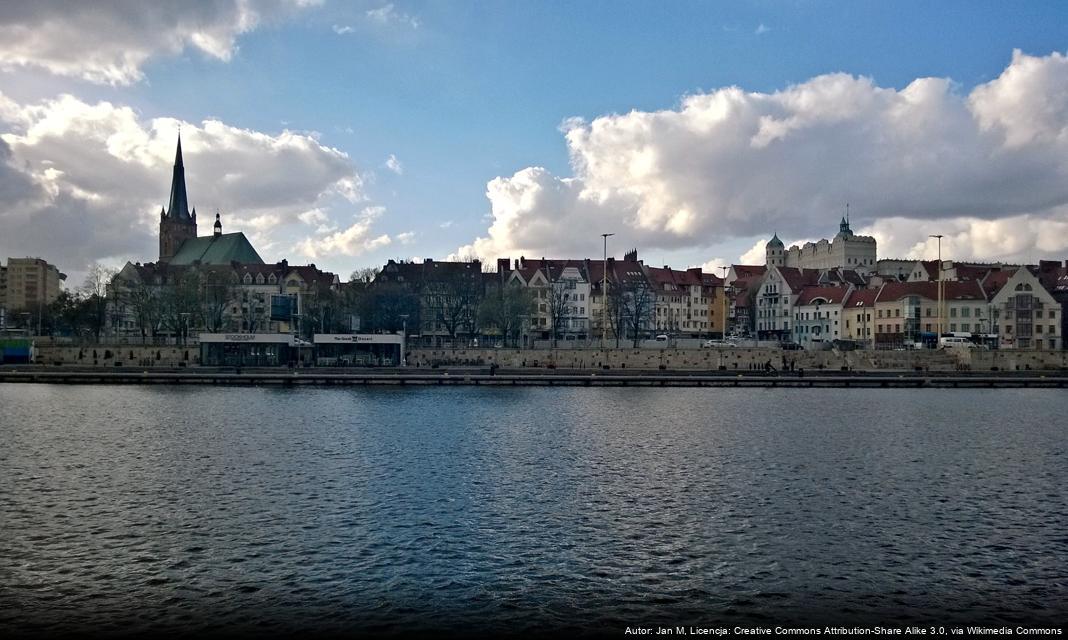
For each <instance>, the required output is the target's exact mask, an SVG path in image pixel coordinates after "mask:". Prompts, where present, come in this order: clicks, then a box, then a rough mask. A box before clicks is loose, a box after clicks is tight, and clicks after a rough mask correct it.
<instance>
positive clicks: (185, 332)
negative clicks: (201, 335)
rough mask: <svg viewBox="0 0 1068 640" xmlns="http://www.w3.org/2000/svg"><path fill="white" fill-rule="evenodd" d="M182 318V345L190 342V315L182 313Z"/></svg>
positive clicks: (180, 314)
mask: <svg viewBox="0 0 1068 640" xmlns="http://www.w3.org/2000/svg"><path fill="white" fill-rule="evenodd" d="M178 315H179V316H180V317H181V318H182V344H183V345H184V344H186V343H188V342H189V313H188V312H182V313H179V314H178Z"/></svg>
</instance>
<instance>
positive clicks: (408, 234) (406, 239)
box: [397, 231, 415, 244]
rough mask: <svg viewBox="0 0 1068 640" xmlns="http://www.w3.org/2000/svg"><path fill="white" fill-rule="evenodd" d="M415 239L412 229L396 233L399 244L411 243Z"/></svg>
mask: <svg viewBox="0 0 1068 640" xmlns="http://www.w3.org/2000/svg"><path fill="white" fill-rule="evenodd" d="M414 240H415V232H414V231H405V232H403V233H398V234H397V242H399V243H401V244H411V243H412V242H413V241H414Z"/></svg>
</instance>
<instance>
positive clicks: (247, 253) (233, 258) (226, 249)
mask: <svg viewBox="0 0 1068 640" xmlns="http://www.w3.org/2000/svg"><path fill="white" fill-rule="evenodd" d="M213 231H214V232H213V233H212V235H210V236H204V237H199V236H197V209H196V207H193V210H192V211H190V210H189V198H188V196H187V195H186V191H185V163H184V162H183V161H182V137H181V135H179V136H178V150H177V151H176V152H175V154H174V172H173V174H172V176H171V198H170V201H169V202H168V203H167V208H166V209H161V210H160V212H159V261H160V262H161V263H166V264H169V265H174V266H179V265H183V266H184V265H191V264H194V263H200V264H203V265H226V264H230V263H231V262H240V263H243V264H263V259H262V258H260V255H259V254H258V253H256V249H254V248H253V247H252V243H250V242H249V241H248V238H246V237H245V234H243V233H223V232H222V220H220V219H219V214H217V213H216V214H215V226H214V229H213Z"/></svg>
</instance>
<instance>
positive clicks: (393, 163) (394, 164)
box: [385, 153, 404, 176]
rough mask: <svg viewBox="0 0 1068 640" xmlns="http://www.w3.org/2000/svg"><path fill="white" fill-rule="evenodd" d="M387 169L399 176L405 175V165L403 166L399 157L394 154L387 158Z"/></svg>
mask: <svg viewBox="0 0 1068 640" xmlns="http://www.w3.org/2000/svg"><path fill="white" fill-rule="evenodd" d="M385 167H386V168H387V169H389V170H390V171H392V172H393V173H395V174H397V175H398V176H400V175H404V165H402V164H401V162H400V160H398V159H397V156H395V155H393V154H392V153H391V154H389V157H388V158H386V164H385Z"/></svg>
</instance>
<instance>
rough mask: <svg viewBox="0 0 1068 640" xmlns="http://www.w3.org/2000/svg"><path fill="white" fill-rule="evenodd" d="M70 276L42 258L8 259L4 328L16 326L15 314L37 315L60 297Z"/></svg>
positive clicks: (1, 282)
mask: <svg viewBox="0 0 1068 640" xmlns="http://www.w3.org/2000/svg"><path fill="white" fill-rule="evenodd" d="M66 279H67V276H66V275H65V274H63V273H60V271H59V269H57V268H56V267H55V265H51V264H49V263H48V262H46V261H45V260H42V259H41V258H8V260H7V266H4V267H0V326H6V325H8V324H13V322H14V321H13V317H14V314H16V313H20V312H22V311H24V310H25V311H31V312H33V313H37V312H39V310H40V309H41V308H42V307H44V306H47V305H48V304H50V303H51V302H52V301H54V300H55V299H56V298H57V297H58V296H59V291H60V288H59V283H60V282H61V281H63V280H66Z"/></svg>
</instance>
